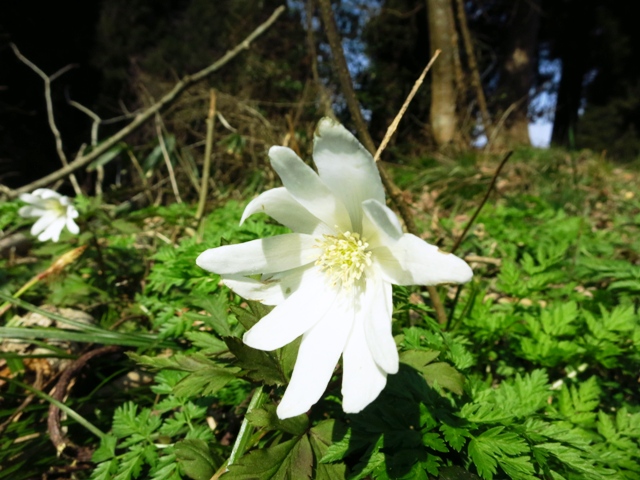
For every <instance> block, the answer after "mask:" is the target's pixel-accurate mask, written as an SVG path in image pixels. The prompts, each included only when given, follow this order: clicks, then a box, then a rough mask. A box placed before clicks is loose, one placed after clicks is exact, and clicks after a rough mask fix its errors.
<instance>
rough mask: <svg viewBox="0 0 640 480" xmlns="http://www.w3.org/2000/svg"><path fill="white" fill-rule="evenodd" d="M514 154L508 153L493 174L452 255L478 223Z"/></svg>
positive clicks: (452, 250) (454, 246)
mask: <svg viewBox="0 0 640 480" xmlns="http://www.w3.org/2000/svg"><path fill="white" fill-rule="evenodd" d="M512 154H513V151H511V152H509V153H507V154H506V155H505V157H504V158H503V159H502V161H501V162H500V165H498V168H497V169H496V171H495V173H494V174H493V178H492V179H491V183H490V184H489V188H487V191H486V193H485V194H484V197H483V198H482V201H481V202H480V205H478V208H476V211H475V212H474V213H473V216H472V217H471V219H470V220H469V222H468V223H467V226H466V227H464V231H463V232H462V234H461V235H460V236H459V237H458V240H456V243H455V244H454V245H453V248H452V249H451V253H454V252H455V251H456V250H457V249H458V247H459V246H460V244H461V243H462V240H464V237H466V236H467V233H469V229H470V228H471V225H473V222H475V221H476V218H477V217H478V214H479V213H480V210H482V207H484V204H485V203H487V200H488V199H489V195H490V194H491V191H492V190H493V187H494V186H495V184H496V180H497V179H498V175H500V171H501V170H502V167H504V166H505V164H506V163H507V160H509V158H510V157H511V155H512Z"/></svg>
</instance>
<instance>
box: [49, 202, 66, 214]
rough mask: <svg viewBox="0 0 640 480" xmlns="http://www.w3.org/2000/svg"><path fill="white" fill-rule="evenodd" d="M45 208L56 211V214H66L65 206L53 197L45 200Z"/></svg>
mask: <svg viewBox="0 0 640 480" xmlns="http://www.w3.org/2000/svg"><path fill="white" fill-rule="evenodd" d="M45 208H46V209H47V210H51V211H53V212H56V213H57V214H58V215H66V213H67V207H65V206H64V205H62V203H60V201H59V200H57V199H53V198H51V199H48V200H46V201H45Z"/></svg>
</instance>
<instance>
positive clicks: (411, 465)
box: [0, 153, 640, 480]
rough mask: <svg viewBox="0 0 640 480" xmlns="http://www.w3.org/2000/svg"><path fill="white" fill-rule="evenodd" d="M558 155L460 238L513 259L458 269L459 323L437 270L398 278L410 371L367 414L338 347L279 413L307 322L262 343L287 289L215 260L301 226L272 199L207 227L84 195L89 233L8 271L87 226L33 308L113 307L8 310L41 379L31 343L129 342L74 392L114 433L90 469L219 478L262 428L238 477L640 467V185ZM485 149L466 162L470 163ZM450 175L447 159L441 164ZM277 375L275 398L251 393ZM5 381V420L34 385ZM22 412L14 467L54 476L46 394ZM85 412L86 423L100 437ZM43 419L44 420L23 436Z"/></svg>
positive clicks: (178, 209) (20, 357) (50, 352)
mask: <svg viewBox="0 0 640 480" xmlns="http://www.w3.org/2000/svg"><path fill="white" fill-rule="evenodd" d="M520 155H524V153H520ZM547 160H548V164H544V165H543V166H542V167H540V168H541V172H542V175H544V179H545V182H546V183H544V185H543V184H541V185H534V186H531V187H528V188H529V190H528V191H527V193H526V194H523V193H522V192H521V191H520V190H517V189H515V190H514V191H513V192H511V193H509V192H507V193H504V194H503V195H502V196H501V199H500V201H498V202H496V204H495V205H493V204H487V205H486V206H485V209H484V210H483V212H482V213H481V215H480V216H479V218H478V220H477V223H476V225H475V227H474V228H473V229H472V230H471V232H470V234H469V236H468V237H467V239H466V240H465V242H464V243H463V244H462V246H461V249H460V251H459V252H458V253H459V254H460V255H461V256H466V255H475V256H480V257H485V258H486V257H488V258H489V259H491V260H492V262H487V263H483V262H479V263H474V264H473V266H474V272H475V277H474V280H473V281H472V282H471V283H470V284H469V285H467V286H465V287H463V288H461V289H460V290H457V288H453V287H452V288H450V289H449V287H441V293H442V297H443V300H444V302H445V307H446V310H447V314H448V323H446V324H445V325H439V324H438V323H437V321H436V320H435V316H434V314H433V311H432V309H431V307H430V302H429V300H428V298H427V297H426V294H425V293H424V292H422V291H421V289H420V288H418V287H397V288H394V292H393V295H394V322H393V333H394V335H395V340H396V344H397V346H398V349H399V351H400V361H401V366H400V371H399V372H398V373H397V374H395V375H390V376H389V377H388V380H387V387H386V388H385V389H384V390H383V392H382V393H381V394H380V396H379V397H378V398H377V399H376V400H375V401H374V402H373V403H372V404H370V405H369V406H368V407H367V408H365V409H364V410H363V411H362V412H360V413H358V414H354V415H347V414H345V413H344V412H343V411H342V409H341V405H340V402H341V393H340V380H341V369H340V366H338V369H337V370H336V372H335V376H334V378H333V379H332V381H331V382H330V383H329V386H328V388H327V391H326V392H325V394H324V395H323V397H322V399H321V400H320V402H319V403H318V404H316V405H314V406H313V407H312V409H311V410H310V412H308V414H305V415H300V416H298V417H295V418H291V419H287V420H280V419H278V417H277V415H276V413H275V412H276V405H277V403H278V401H279V399H280V398H281V395H282V393H283V392H284V388H285V387H286V385H287V384H288V382H289V379H290V376H291V372H292V370H293V366H294V363H295V359H296V356H297V349H298V346H299V342H293V343H292V344H290V345H287V346H286V347H284V348H282V349H279V350H276V351H274V352H264V351H259V350H255V349H252V348H250V347H248V346H246V345H245V344H244V343H243V342H242V340H241V338H242V335H243V333H244V332H245V331H246V330H248V329H249V328H251V327H252V326H253V325H254V324H255V323H256V322H258V321H260V319H261V318H262V317H264V316H265V315H267V314H268V313H269V311H270V309H271V307H265V306H263V305H261V304H258V303H255V302H246V301H244V300H243V299H240V298H238V297H237V296H235V295H233V294H232V293H231V292H229V290H228V289H227V288H226V287H224V286H223V285H222V284H221V283H220V281H219V280H220V279H219V277H217V276H216V275H213V274H210V273H208V272H206V271H204V270H202V269H200V268H199V267H197V266H196V265H195V258H196V257H197V256H198V255H199V254H200V253H201V252H202V251H203V250H205V249H207V248H211V247H215V246H218V245H222V244H227V243H239V242H244V241H249V240H253V239H255V238H259V237H264V236H272V235H277V234H281V233H283V232H285V229H283V228H282V227H280V226H277V225H275V224H274V223H273V222H271V221H270V220H268V219H267V218H266V217H264V216H261V215H256V216H255V218H252V219H251V220H249V221H247V222H246V223H245V224H244V225H242V226H240V225H238V220H239V218H240V216H241V213H242V206H241V205H240V204H238V203H237V202H234V201H229V202H227V203H225V204H224V205H222V206H220V207H219V208H217V209H215V210H213V211H212V212H211V213H210V214H209V215H208V216H207V217H206V218H205V219H204V220H203V222H202V224H201V225H200V226H199V228H198V229H197V230H196V229H195V228H193V226H194V225H195V224H194V223H193V222H192V217H193V215H194V209H193V208H192V207H191V206H189V205H186V204H175V205H170V206H161V207H150V208H146V209H144V210H139V211H134V210H131V209H130V208H131V206H127V208H125V209H122V210H119V211H117V210H116V209H112V208H109V207H104V206H102V205H101V204H100V202H99V201H97V200H95V199H92V198H88V197H79V198H78V199H77V204H78V207H79V209H80V210H81V211H82V215H83V216H82V219H83V220H82V221H83V222H85V223H84V225H83V234H82V235H80V236H78V237H65V238H63V239H62V241H61V242H60V244H58V245H38V247H37V248H36V249H35V250H34V251H33V255H34V256H35V257H36V258H37V260H36V261H34V262H33V263H27V264H11V263H9V261H8V260H0V262H3V263H0V265H2V267H3V268H4V269H3V270H0V282H2V283H1V284H0V289H2V292H6V293H7V294H10V293H14V292H16V291H17V290H18V289H19V287H20V286H21V285H22V284H24V283H25V282H26V281H27V280H29V279H30V278H32V277H33V276H34V275H35V274H37V273H38V272H41V271H42V270H44V269H46V268H47V267H48V266H49V265H50V264H51V263H52V262H53V261H54V260H55V258H57V256H59V255H60V254H62V253H64V252H66V251H68V250H70V249H71V248H72V247H76V246H79V245H88V248H87V250H86V251H85V253H84V255H83V256H82V257H80V258H79V259H78V260H77V261H76V262H75V263H73V264H71V265H69V266H68V267H67V268H66V269H65V270H64V271H63V272H60V273H59V274H58V277H57V278H56V279H55V281H52V282H51V283H46V282H44V281H43V282H39V283H38V284H36V286H34V287H33V288H32V289H31V290H29V291H28V292H27V293H26V294H25V297H24V298H25V300H27V303H25V304H20V305H19V306H18V307H14V308H13V309H12V312H14V313H20V314H24V313H25V311H26V310H29V309H30V310H34V311H39V310H37V309H36V308H35V307H34V305H42V304H44V303H47V302H48V303H52V304H55V305H57V306H64V307H72V308H76V309H79V310H83V311H86V312H89V313H91V314H92V315H93V316H94V318H95V319H96V324H95V325H93V326H90V327H86V326H84V327H82V331H77V330H71V329H70V328H71V327H74V325H66V326H65V324H64V319H65V317H64V315H61V314H53V316H52V318H53V319H54V320H56V319H58V320H60V321H61V322H62V324H61V325H59V326H57V327H49V328H46V329H43V328H38V327H29V328H25V327H16V326H15V325H13V324H10V325H2V326H0V334H1V335H2V336H3V338H5V337H7V338H10V339H11V340H12V341H18V340H24V341H33V340H34V339H36V340H37V341H38V342H39V346H44V347H45V349H44V351H45V352H46V353H41V352H42V350H39V351H38V352H37V353H34V350H30V351H27V352H26V353H20V354H12V355H3V358H6V359H7V365H8V368H10V369H11V373H12V374H16V375H18V376H21V377H23V380H28V379H29V378H31V377H33V375H34V374H33V372H32V371H30V370H29V365H30V363H29V361H30V360H31V359H32V357H33V358H38V359H39V358H41V357H42V356H44V357H47V358H52V357H55V356H58V357H64V358H69V357H71V358H75V357H77V356H78V353H76V352H77V351H78V350H74V349H73V348H75V347H73V348H72V346H71V345H70V344H68V343H66V344H64V345H63V344H61V343H60V342H74V343H76V344H77V343H82V344H85V345H86V344H87V343H89V342H100V343H102V344H109V343H116V344H121V345H126V346H127V347H128V348H129V349H130V351H128V352H127V355H128V356H127V357H125V356H122V360H119V361H118V362H117V364H113V365H112V364H109V363H110V362H104V364H100V365H98V362H96V365H95V366H94V367H92V370H93V372H92V375H95V377H96V378H95V379H94V381H95V383H96V385H97V386H96V387H95V389H92V390H91V391H90V392H82V393H78V398H77V399H75V400H74V399H70V400H69V402H70V404H71V406H72V407H75V408H76V409H78V410H83V411H82V414H83V415H84V416H86V417H87V418H91V421H92V423H94V424H95V425H96V426H97V427H98V428H99V429H100V430H102V431H104V432H109V433H108V435H107V436H105V437H104V438H103V439H102V440H101V442H100V444H99V446H97V448H96V450H95V451H94V454H93V461H94V462H95V468H94V469H93V471H92V472H91V474H90V475H91V479H118V480H129V479H142V478H145V479H146V478H149V479H152V480H162V479H171V480H183V479H188V478H190V479H196V480H200V479H210V478H211V477H213V476H214V475H215V474H216V473H221V472H222V471H223V470H224V469H225V462H226V461H227V460H228V459H229V458H230V456H231V450H232V447H233V444H234V442H235V440H236V435H238V431H239V430H240V429H241V428H242V429H243V430H241V431H242V432H244V433H242V435H243V441H244V442H245V443H244V445H246V449H244V448H243V449H242V451H241V454H240V455H239V456H237V457H234V461H233V463H232V465H230V466H229V471H228V473H226V474H225V475H224V477H222V478H224V479H226V478H229V479H233V478H239V479H254V478H258V479H280V478H296V479H297V478H314V479H315V478H317V479H331V480H340V479H350V480H351V479H365V478H371V479H374V480H378V479H381V480H387V479H407V480H409V479H424V480H427V479H431V478H442V479H455V480H461V479H463V480H469V479H485V480H491V479H495V480H498V479H508V478H511V479H516V480H518V479H535V478H550V479H566V480H578V479H582V478H585V479H600V480H602V479H618V478H621V479H628V480H632V479H636V478H639V477H640V467H639V466H638V465H640V458H639V456H638V451H640V409H639V407H638V405H640V396H639V394H638V389H637V388H636V385H637V374H638V371H639V369H640V317H639V316H638V302H637V298H638V293H639V292H640V290H639V289H638V285H637V282H638V279H639V278H640V277H639V275H638V271H637V270H638V256H637V252H638V251H640V236H639V235H637V234H638V228H637V224H638V219H639V218H640V203H639V202H638V201H637V200H636V199H631V200H630V201H629V202H627V203H625V204H624V205H622V204H619V205H618V204H610V203H606V202H607V200H606V199H603V198H601V197H602V194H601V193H597V192H601V191H602V189H601V186H599V184H598V188H597V189H596V190H594V192H596V193H593V195H596V197H595V198H594V197H592V196H591V195H592V193H589V192H590V190H589V189H590V188H591V182H596V181H598V182H599V181H601V180H597V179H596V178H595V177H594V178H591V177H589V178H585V179H582V180H580V182H581V183H580V185H581V188H580V189H575V190H573V191H572V190H570V191H567V189H565V188H564V187H565V186H566V185H572V183H571V182H573V180H570V179H568V178H567V177H566V176H563V174H562V165H558V164H557V160H556V159H555V157H553V156H550V157H549V158H548V159H547ZM465 162H467V163H465ZM465 162H462V163H461V165H460V168H459V170H457V171H456V172H453V173H452V174H451V177H450V179H451V178H453V179H455V181H456V182H458V181H460V179H461V178H464V175H470V173H469V171H470V169H471V167H472V166H473V165H472V163H469V162H470V160H469V159H466V160H465ZM554 162H556V163H554ZM534 166H535V165H534ZM528 168H532V167H531V166H528ZM536 168H537V167H536ZM435 171H437V172H440V173H437V175H441V173H442V172H441V170H437V169H435ZM465 172H467V173H465ZM403 174H406V171H405V170H404V169H403ZM435 175H436V173H434V170H429V169H427V170H426V171H425V172H424V177H420V178H430V176H435ZM416 178H417V180H416ZM416 178H414V179H413V180H411V181H415V182H417V183H419V182H420V181H422V180H421V179H420V178H418V177H416ZM435 185H436V186H437V185H438V183H437V182H436V183H435ZM560 187H562V188H560ZM457 188H458V190H457V191H458V192H462V190H464V187H463V186H460V185H459V186H458V187H457ZM481 190H482V189H478V191H481ZM559 190H562V192H560V191H559ZM610 190H611V191H615V189H613V188H611V189H610ZM585 192H587V193H585ZM466 193H467V194H469V195H470V196H471V195H472V194H473V189H472V190H470V191H469V192H466ZM456 195H458V194H455V195H453V196H449V197H447V196H446V195H444V196H443V200H442V202H443V205H446V206H447V208H451V209H453V210H456V209H462V208H463V207H464V208H466V209H467V210H465V211H470V210H471V208H470V207H469V205H467V204H461V205H462V206H460V205H457V204H456V200H455V199H454V197H456ZM598 202H605V203H603V204H602V205H600V206H598ZM16 205H17V204H15V205H13V206H11V207H7V206H6V205H2V206H0V214H2V215H4V214H5V212H9V213H8V215H9V216H8V217H6V218H9V217H11V219H10V220H7V222H9V223H7V225H6V227H5V228H13V226H14V225H21V223H20V220H18V219H17V218H16V217H15V212H16V211H17V206H16ZM576 205H577V206H576ZM614 206H617V207H619V208H614ZM12 215H13V216H12ZM450 217H451V219H443V220H442V221H441V222H439V223H437V228H441V230H440V231H439V232H438V234H442V235H443V238H448V237H449V236H453V233H452V232H456V231H459V230H460V226H459V225H457V224H456V223H455V221H454V220H452V219H453V218H455V217H454V215H451V216H450ZM0 218H5V217H2V216H0ZM418 220H419V221H420V220H421V219H418ZM422 221H424V219H422ZM11 222H14V223H11ZM15 222H17V223H15ZM601 225H607V227H606V228H602V227H601ZM446 247H447V246H446V243H445V246H444V247H443V249H446ZM5 267H6V268H5ZM445 293H446V295H445ZM423 300H424V302H423ZM56 315H57V316H56ZM4 318H7V320H9V315H7V316H6V317H4ZM67 327H69V328H67ZM75 327H77V328H80V327H78V326H77V325H76V326H75ZM46 342H49V343H46ZM53 342H58V343H55V344H53V345H52V344H50V343H53ZM32 348H33V346H32ZM133 369H136V370H138V369H140V370H142V371H143V373H144V372H147V373H149V372H152V373H153V375H154V376H153V380H152V381H150V384H145V383H141V384H137V385H136V386H133V387H132V386H126V387H121V386H118V387H116V388H114V389H113V390H111V391H110V393H104V392H105V390H103V389H102V387H107V386H109V385H111V384H114V383H115V381H116V379H119V378H120V377H122V375H123V374H124V373H126V372H127V371H129V370H133ZM30 376H31V377H30ZM257 386H261V387H262V388H263V390H262V392H264V393H263V395H264V398H265V401H264V403H261V404H257V405H256V406H253V407H252V408H251V409H250V411H247V408H248V407H247V405H249V404H250V399H251V398H252V392H255V391H256V387H257ZM74 395H75V393H74ZM3 401H6V402H7V406H6V407H5V406H4V405H3V407H2V409H0V420H2V421H1V422H0V423H2V422H5V421H7V419H8V418H9V415H11V414H12V412H13V411H15V409H16V408H17V407H18V406H19V405H20V403H21V401H22V400H21V392H19V391H18V389H16V387H13V386H10V387H8V390H7V392H6V393H5V392H4V391H3ZM22 415H23V417H21V418H23V420H21V421H15V422H8V423H7V425H8V426H7V428H6V430H5V431H4V432H3V435H2V436H0V439H1V440H0V463H1V464H2V468H4V470H0V478H12V479H14V478H15V480H23V479H27V478H33V477H34V476H37V474H38V472H39V471H41V470H42V469H43V468H44V467H43V465H64V458H61V459H57V458H56V452H55V450H54V448H53V447H51V446H49V444H48V443H47V442H46V441H44V440H43V439H45V440H46V426H44V423H43V422H41V421H38V419H41V418H42V417H43V416H44V415H46V405H44V406H43V405H32V406H30V407H29V408H28V409H26V410H25V411H24V412H23V414H22ZM243 422H244V423H243ZM67 423H68V427H69V431H70V432H71V434H72V435H73V439H74V440H75V439H76V438H79V439H81V440H82V442H80V443H83V442H84V443H83V444H87V445H89V444H91V445H94V446H95V445H96V443H97V440H96V439H95V438H93V437H92V436H89V434H87V433H84V436H83V433H79V432H78V429H79V428H80V426H79V425H78V424H76V423H74V422H73V421H71V420H69V421H68V422H67ZM23 437H26V438H32V439H31V440H29V441H26V442H25V443H20V442H16V441H15V440H16V439H18V438H23ZM25 445H26V446H25ZM27 446H28V448H27ZM47 448H48V449H49V450H48V453H47ZM30 449H38V450H42V451H43V452H45V453H44V454H43V457H42V460H38V461H36V462H30V461H28V458H29V453H30V452H31V450H30ZM5 465H6V466H5ZM38 469H40V470H38ZM16 472H20V474H19V475H18V476H15V475H17V473H16ZM22 472H24V473H22Z"/></svg>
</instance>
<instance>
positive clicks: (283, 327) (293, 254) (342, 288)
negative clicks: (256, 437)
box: [196, 118, 473, 418]
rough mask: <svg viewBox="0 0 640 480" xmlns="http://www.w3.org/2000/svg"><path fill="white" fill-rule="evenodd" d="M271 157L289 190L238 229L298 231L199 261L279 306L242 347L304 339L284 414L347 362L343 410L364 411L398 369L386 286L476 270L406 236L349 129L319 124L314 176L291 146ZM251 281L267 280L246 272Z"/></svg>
mask: <svg viewBox="0 0 640 480" xmlns="http://www.w3.org/2000/svg"><path fill="white" fill-rule="evenodd" d="M269 157H270V159H271V165H272V166H273V168H274V169H275V170H276V172H277V173H278V175H279V176H280V178H281V179H282V183H283V184H284V187H283V188H275V189H273V190H268V191H266V192H264V193H263V194H261V195H260V196H258V197H257V198H256V199H254V200H253V201H252V202H250V203H249V205H247V208H246V209H245V211H244V214H243V216H242V219H241V223H242V222H244V220H245V219H246V218H247V217H248V216H249V215H251V214H253V213H256V212H263V213H266V214H267V215H269V216H271V217H272V218H273V219H275V220H276V221H278V222H280V223H281V224H283V225H284V226H286V227H288V228H290V229H291V230H293V232H294V233H289V234H285V235H279V236H276V237H270V238H264V239H259V240H254V241H251V242H247V243H243V244H239V245H226V246H222V247H219V248H213V249H210V250H207V251H205V252H203V253H202V254H201V255H200V256H199V257H198V259H197V260H196V262H197V264H198V265H199V266H200V267H202V268H204V269H206V270H209V271H211V272H215V273H218V274H220V275H221V276H222V280H223V282H224V283H225V284H226V285H227V286H228V287H229V288H231V289H232V290H233V291H234V292H236V293H237V294H239V295H241V296H243V297H245V298H247V299H250V300H256V301H259V302H262V303H264V304H266V305H275V306H276V307H275V308H274V309H273V310H272V311H271V312H270V313H269V314H268V315H266V316H265V317H264V318H262V319H261V320H260V321H259V322H258V323H257V324H256V325H255V326H254V327H253V328H251V329H250V330H249V331H248V332H246V333H245V335H244V342H245V343H246V344H247V345H249V346H251V347H253V348H257V349H260V350H267V351H271V350H275V349H277V348H280V347H283V346H284V345H286V344H288V343H290V342H292V341H293V340H295V339H296V338H297V337H299V336H300V335H302V342H301V344H300V350H299V352H298V358H297V360H296V364H295V368H294V371H293V375H292V377H291V382H290V384H289V386H288V388H287V390H286V392H285V394H284V397H283V398H282V401H281V403H280V405H279V406H278V410H277V412H278V416H279V417H280V418H288V417H292V416H295V415H299V414H301V413H304V412H306V411H307V410H309V408H310V407H311V406H312V405H313V404H314V403H316V402H317V401H318V400H319V399H320V397H321V396H322V394H323V392H324V391H325V389H326V387H327V384H328V383H329V380H330V379H331V376H332V375H333V372H334V369H335V366H336V363H337V362H338V360H339V359H340V356H341V355H342V359H343V379H342V395H343V402H342V406H343V409H344V411H345V412H347V413H357V412H359V411H361V410H362V409H363V408H365V407H366V406H367V405H368V404H369V403H371V402H372V401H373V400H375V399H376V397H377V396H378V394H379V393H380V392H381V391H382V389H383V388H384V386H385V384H386V381H387V374H390V373H391V374H393V373H396V372H397V371H398V351H397V348H396V345H395V342H394V340H393V336H392V333H391V314H392V310H393V305H392V297H391V284H396V285H414V284H418V285H435V284H439V283H464V282H468V281H469V280H470V279H471V277H472V276H473V272H472V271H471V268H470V267H469V266H468V265H467V264H466V263H465V262H464V261H463V260H461V259H460V258H458V257H456V256H455V255H451V254H447V253H443V252H440V251H439V250H438V248H437V247H435V246H433V245H429V244H428V243H426V242H424V241H423V240H421V239H420V238H418V237H416V236H415V235H411V234H403V233H402V229H401V226H400V222H399V221H398V218H397V217H396V215H395V213H394V212H393V211H391V210H390V209H389V208H387V207H386V205H385V195H384V189H383V186H382V182H381V181H380V175H379V173H378V170H377V168H376V165H375V163H374V161H373V158H372V157H371V155H370V154H369V152H367V150H365V148H364V147H363V146H362V145H361V144H360V142H358V140H357V139H356V138H355V137H354V136H353V135H351V133H349V132H348V131H347V130H346V129H345V128H344V127H343V126H342V125H340V124H337V123H335V122H333V121H332V120H330V119H328V118H324V119H322V120H321V121H320V123H319V125H318V128H317V130H316V134H315V139H314V146H313V160H314V162H315V164H316V167H317V168H318V173H316V172H315V171H314V170H313V169H311V168H310V167H309V166H307V165H306V164H305V163H304V162H303V161H302V160H301V159H300V158H299V157H298V156H297V155H296V154H295V153H294V152H293V151H292V150H291V149H289V148H285V147H272V148H271V149H270V150H269ZM255 274H261V279H260V280H255V279H253V278H250V277H249V276H250V275H255Z"/></svg>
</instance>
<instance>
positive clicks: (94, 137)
mask: <svg viewBox="0 0 640 480" xmlns="http://www.w3.org/2000/svg"><path fill="white" fill-rule="evenodd" d="M67 103H69V105H71V106H72V107H75V108H77V109H78V110H80V111H81V112H82V113H84V114H85V115H87V116H88V117H90V118H91V120H93V122H92V123H91V147H93V148H95V146H96V145H98V128H99V127H100V122H102V119H101V118H100V117H99V116H98V114H96V113H95V112H93V111H91V110H90V109H89V108H87V107H85V106H84V105H82V104H81V103H78V102H76V101H73V100H71V99H67ZM103 181H104V166H102V165H98V166H97V167H96V195H98V196H101V195H102V182H103Z"/></svg>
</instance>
